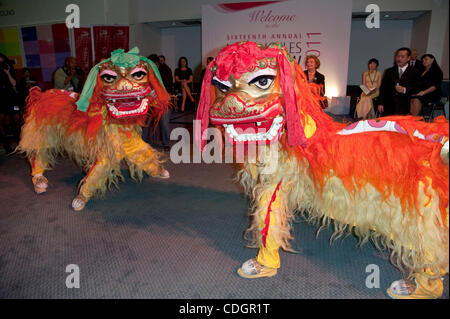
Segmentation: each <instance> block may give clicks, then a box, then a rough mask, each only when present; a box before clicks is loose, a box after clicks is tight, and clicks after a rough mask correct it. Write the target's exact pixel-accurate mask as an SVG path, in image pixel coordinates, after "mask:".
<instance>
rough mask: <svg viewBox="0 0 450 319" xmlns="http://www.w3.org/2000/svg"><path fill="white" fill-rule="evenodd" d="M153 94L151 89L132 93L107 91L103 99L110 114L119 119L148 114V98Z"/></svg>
mask: <svg viewBox="0 0 450 319" xmlns="http://www.w3.org/2000/svg"><path fill="white" fill-rule="evenodd" d="M152 92H153V91H151V89H150V87H146V88H145V89H139V90H130V91H120V90H107V91H105V92H104V93H103V98H104V99H105V100H106V105H107V107H108V111H109V113H110V114H111V116H112V117H113V118H116V119H117V118H125V117H132V116H140V115H143V114H145V113H147V111H148V105H149V99H148V98H146V96H147V95H148V94H151V93H152Z"/></svg>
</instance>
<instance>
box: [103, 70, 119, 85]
mask: <svg viewBox="0 0 450 319" xmlns="http://www.w3.org/2000/svg"><path fill="white" fill-rule="evenodd" d="M100 78H101V79H102V80H103V81H105V82H106V83H112V82H114V81H115V79H116V78H117V73H116V72H114V71H111V70H104V71H103V72H102V73H100Z"/></svg>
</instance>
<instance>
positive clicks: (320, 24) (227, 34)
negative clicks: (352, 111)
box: [202, 0, 352, 97]
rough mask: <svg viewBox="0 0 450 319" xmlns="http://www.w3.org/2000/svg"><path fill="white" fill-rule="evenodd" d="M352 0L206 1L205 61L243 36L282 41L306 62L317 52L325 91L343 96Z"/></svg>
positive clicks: (298, 57) (243, 39)
mask: <svg viewBox="0 0 450 319" xmlns="http://www.w3.org/2000/svg"><path fill="white" fill-rule="evenodd" d="M351 17H352V0H339V1H336V0H296V1H283V2H275V1H273V2H249V3H233V4H221V5H203V6H202V58H203V60H202V62H203V63H206V58H207V57H209V56H213V57H214V56H216V55H217V53H218V52H219V51H220V50H221V49H222V48H223V47H225V46H226V45H228V44H233V43H236V42H240V41H254V42H261V43H264V44H270V43H273V42H281V43H283V44H284V45H285V46H286V48H287V49H288V51H289V53H290V54H291V55H292V57H294V58H295V59H296V60H297V61H298V62H299V63H300V65H301V66H302V68H303V69H305V67H304V58H305V57H306V56H307V55H309V54H315V55H317V56H319V59H320V62H321V65H320V69H319V70H318V71H319V72H320V73H322V74H324V75H325V88H326V92H325V94H326V96H328V97H332V96H345V95H346V86H347V72H348V56H349V47H350V30H351Z"/></svg>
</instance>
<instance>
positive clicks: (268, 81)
mask: <svg viewBox="0 0 450 319" xmlns="http://www.w3.org/2000/svg"><path fill="white" fill-rule="evenodd" d="M274 79H275V76H274V75H260V76H258V77H257V78H255V79H253V80H251V81H250V82H248V85H252V84H255V85H256V86H257V87H258V88H260V89H261V90H267V89H268V88H269V87H270V86H271V85H272V83H273V80H274Z"/></svg>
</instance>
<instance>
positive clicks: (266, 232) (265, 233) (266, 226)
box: [261, 181, 281, 247]
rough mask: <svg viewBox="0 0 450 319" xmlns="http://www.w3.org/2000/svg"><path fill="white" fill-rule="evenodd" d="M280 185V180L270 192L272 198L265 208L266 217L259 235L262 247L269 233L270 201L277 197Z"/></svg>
mask: <svg viewBox="0 0 450 319" xmlns="http://www.w3.org/2000/svg"><path fill="white" fill-rule="evenodd" d="M280 185H281V181H280V182H279V183H278V185H277V187H276V188H275V191H274V192H273V194H272V198H271V199H270V203H269V207H268V208H267V215H266V219H265V221H264V224H265V226H264V228H263V229H262V230H261V235H262V241H263V245H264V247H266V242H267V235H268V234H269V225H270V212H271V211H272V203H273V202H274V201H275V199H276V198H277V192H278V190H279V189H280Z"/></svg>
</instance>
